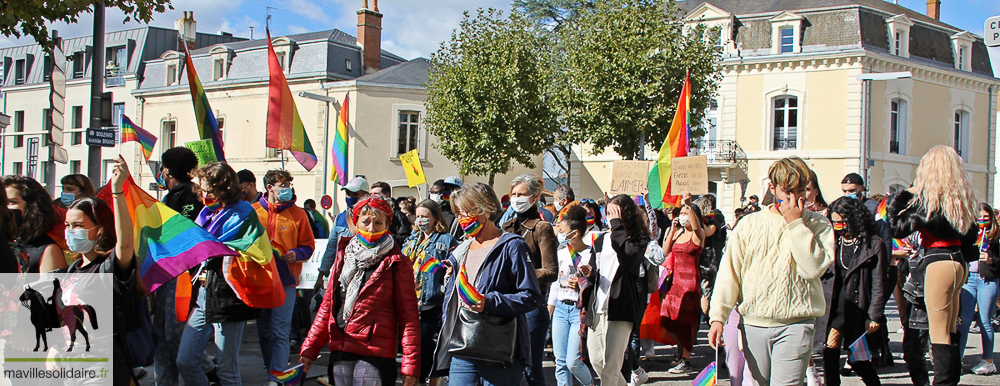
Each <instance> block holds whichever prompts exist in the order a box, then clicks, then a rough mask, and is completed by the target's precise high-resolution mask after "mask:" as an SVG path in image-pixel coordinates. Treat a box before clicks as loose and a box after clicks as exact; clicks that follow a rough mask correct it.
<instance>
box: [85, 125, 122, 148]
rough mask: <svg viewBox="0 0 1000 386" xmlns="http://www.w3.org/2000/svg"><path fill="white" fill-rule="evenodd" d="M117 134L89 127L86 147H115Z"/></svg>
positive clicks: (112, 131)
mask: <svg viewBox="0 0 1000 386" xmlns="http://www.w3.org/2000/svg"><path fill="white" fill-rule="evenodd" d="M116 144H118V133H116V132H115V131H114V130H110V129H99V128H96V127H91V128H88V129H87V146H101V147H115V145H116Z"/></svg>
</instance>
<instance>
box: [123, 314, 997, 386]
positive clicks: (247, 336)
mask: <svg viewBox="0 0 1000 386" xmlns="http://www.w3.org/2000/svg"><path fill="white" fill-rule="evenodd" d="M886 308H887V310H886V313H887V314H888V315H889V319H890V323H889V325H890V331H893V333H891V334H890V339H891V340H892V350H893V352H894V353H897V354H898V353H900V352H902V347H901V345H902V343H901V342H902V340H903V336H902V334H896V333H895V331H896V330H898V329H899V327H900V325H899V317H898V314H897V312H896V306H895V303H893V302H892V301H891V300H890V302H889V305H887V306H886ZM706 334H707V328H705V326H704V325H702V329H701V331H699V334H698V335H699V338H698V344H697V346H696V347H695V352H694V357H693V361H692V362H693V363H692V365H693V366H694V367H695V369H696V371H700V370H701V369H702V368H704V367H705V366H706V365H708V364H709V363H710V362H711V361H712V360H714V359H713V357H714V353H713V352H712V350H711V348H709V347H708V340H707V338H706ZM675 350H676V349H675V348H674V347H673V346H657V347H656V354H657V356H656V357H655V358H654V359H653V360H651V361H643V364H642V366H643V368H645V369H646V370H647V371H648V372H649V374H650V378H649V382H647V383H646V385H656V386H667V385H671V386H673V385H684V386H687V385H690V384H691V381H692V380H693V379H694V377H695V375H694V374H692V375H688V376H675V375H672V374H669V373H668V372H667V370H669V361H670V358H671V357H672V356H673V355H674V353H675V352H676V351H675ZM211 351H212V349H211V348H210V349H209V352H211ZM547 352H551V350H547ZM981 352H982V343H981V342H980V339H979V337H978V336H974V337H972V338H971V339H969V348H968V349H967V350H966V357H965V369H966V370H968V369H970V368H971V367H972V366H974V365H975V364H976V363H979V355H980V353H981ZM326 358H329V355H328V352H326V351H324V352H323V356H322V357H321V358H320V359H319V360H318V361H317V363H316V364H315V365H314V366H313V370H312V371H311V372H310V374H309V375H308V378H307V381H306V382H305V384H306V385H318V384H319V383H318V382H316V378H318V377H319V376H323V375H326V365H327V362H326ZM548 358H549V360H546V362H545V369H546V378H547V379H548V382H547V383H548V384H549V385H555V384H556V382H555V378H554V372H555V370H554V363H553V362H552V361H551V359H550V358H551V357H548ZM290 360H291V361H293V362H295V361H297V360H298V356H297V355H292V357H291V358H290ZM240 365H241V368H240V371H241V374H242V376H243V384H244V385H264V384H265V383H267V378H266V372H265V371H264V368H263V361H262V360H261V354H260V346H259V345H258V344H257V327H256V325H255V324H254V323H253V322H251V323H249V324H248V325H247V327H246V330H245V331H244V333H243V347H242V350H241V351H240ZM928 368H930V367H929V363H928ZM878 371H879V373H880V374H881V379H882V383H883V384H896V385H908V384H911V382H910V378H909V375H908V373H907V372H906V367H905V365H904V364H903V361H902V359H897V360H896V366H894V367H887V368H881V369H878ZM150 373H151V372H150ZM719 375H720V381H719V384H720V385H728V384H729V382H728V379H727V378H725V377H727V376H728V374H727V373H726V372H725V370H721V371H720V374H719ZM141 384H142V385H144V386H151V385H153V382H152V374H150V375H149V376H148V377H147V378H146V379H143V380H142V382H141ZM843 384H844V385H845V386H853V385H863V384H864V383H863V382H861V379H860V378H858V377H856V376H851V377H845V378H844V380H843ZM961 384H962V385H976V386H980V385H981V386H987V385H994V386H995V385H1000V375H992V376H978V375H972V374H965V375H963V376H962V382H961Z"/></svg>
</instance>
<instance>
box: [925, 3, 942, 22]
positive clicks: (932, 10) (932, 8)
mask: <svg viewBox="0 0 1000 386" xmlns="http://www.w3.org/2000/svg"><path fill="white" fill-rule="evenodd" d="M927 16H930V17H933V18H934V20H941V0H927Z"/></svg>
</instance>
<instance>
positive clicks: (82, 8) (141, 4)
mask: <svg viewBox="0 0 1000 386" xmlns="http://www.w3.org/2000/svg"><path fill="white" fill-rule="evenodd" d="M102 3H103V4H104V6H105V7H109V8H118V9H120V10H122V12H124V13H125V20H124V22H126V23H127V22H129V21H131V20H137V21H141V22H143V23H149V21H150V20H152V19H153V15H154V14H157V13H163V12H165V11H166V10H167V9H168V8H169V9H174V7H173V5H171V4H170V0H104V1H95V0H55V1H41V0H12V1H2V2H0V34H3V35H4V36H11V35H13V36H16V37H19V38H20V37H21V36H31V37H33V38H34V39H35V41H36V42H38V44H41V45H42V46H44V47H49V46H51V38H50V37H49V30H48V28H47V27H46V26H45V24H46V23H54V22H64V23H76V22H77V18H78V17H79V15H80V13H83V12H93V7H95V6H99V5H100V4H102Z"/></svg>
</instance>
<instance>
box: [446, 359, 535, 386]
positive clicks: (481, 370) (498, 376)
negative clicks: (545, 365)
mask: <svg viewBox="0 0 1000 386" xmlns="http://www.w3.org/2000/svg"><path fill="white" fill-rule="evenodd" d="M517 362H520V363H517ZM522 363H523V361H520V360H515V363H514V364H513V365H511V366H509V367H498V366H495V365H491V364H486V363H483V362H480V361H477V360H474V359H464V358H459V357H452V358H451V369H450V371H449V375H448V383H449V384H452V385H477V384H481V385H482V386H494V385H496V386H508V385H520V384H521V378H522V377H524V366H523V365H522ZM480 382H482V383H480Z"/></svg>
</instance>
